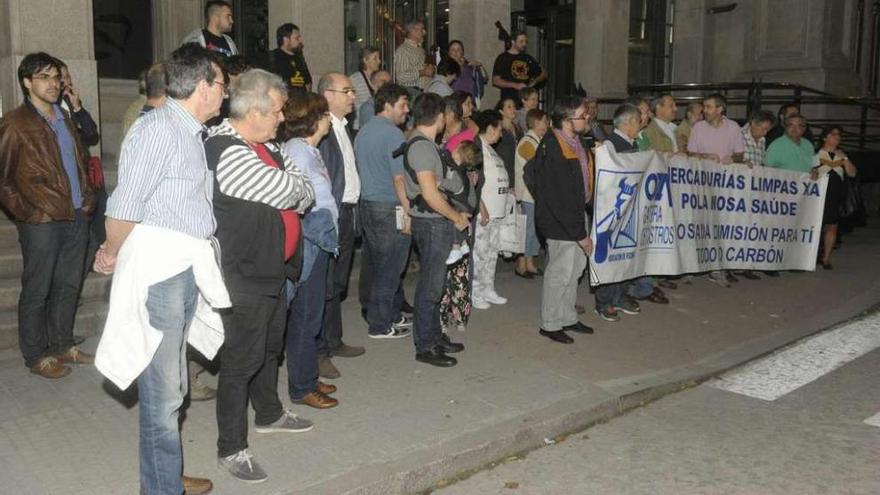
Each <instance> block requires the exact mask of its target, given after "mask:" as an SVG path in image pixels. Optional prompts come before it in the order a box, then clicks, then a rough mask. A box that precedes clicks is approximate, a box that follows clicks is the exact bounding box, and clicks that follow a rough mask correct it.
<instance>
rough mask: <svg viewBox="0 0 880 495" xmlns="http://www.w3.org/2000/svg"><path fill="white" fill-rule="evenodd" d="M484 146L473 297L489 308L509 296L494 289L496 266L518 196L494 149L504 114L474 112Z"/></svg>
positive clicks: (476, 304) (473, 299) (474, 255)
mask: <svg viewBox="0 0 880 495" xmlns="http://www.w3.org/2000/svg"><path fill="white" fill-rule="evenodd" d="M474 122H476V124H477V127H478V128H479V130H480V131H479V132H480V133H479V138H480V142H481V143H482V147H483V175H484V177H485V182H484V185H483V188H482V190H481V192H480V211H479V214H478V217H477V226H476V233H475V240H474V252H473V261H474V283H473V292H472V295H471V300H472V303H473V307H474V308H477V309H488V308H489V307H490V306H489V305H490V304H505V303H506V302H507V299H506V298H504V297H501V296H499V295H498V293H497V292H495V265H496V263H497V262H498V251H499V248H498V245H499V237H500V234H501V225H502V223H503V222H504V217H505V216H507V215H508V212H510V211H511V209H512V206H513V205H514V204H515V201H516V200H515V199H514V197H513V195H512V194H511V193H510V191H509V188H510V177H509V176H508V174H507V168H506V167H505V166H504V161H503V160H502V159H501V157H500V156H498V153H496V152H495V150H494V149H493V148H492V145H493V144H495V143H497V142H498V140H499V139H500V138H501V114H500V113H498V112H497V111H496V110H485V111H482V112H479V113H477V114H476V115H474Z"/></svg>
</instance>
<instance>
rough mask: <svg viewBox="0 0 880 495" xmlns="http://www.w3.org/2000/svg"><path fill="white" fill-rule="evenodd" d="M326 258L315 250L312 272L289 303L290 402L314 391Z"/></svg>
mask: <svg viewBox="0 0 880 495" xmlns="http://www.w3.org/2000/svg"><path fill="white" fill-rule="evenodd" d="M329 262H330V254H329V253H327V252H326V251H321V250H318V254H317V256H316V257H315V264H314V265H312V271H311V273H310V274H309V278H307V279H306V280H305V281H304V282H303V283H302V284H301V285H300V286H299V287H297V289H296V295H294V296H293V300H292V301H291V302H290V314H289V315H288V317H287V391H288V394H289V395H290V398H291V399H292V400H298V399H302V398H303V397H305V396H306V395H307V394H308V393H309V392H314V391H315V390H316V389H317V388H318V349H317V339H318V335H319V334H320V333H321V323H322V321H323V319H324V303H325V300H326V294H327V265H328V263H329Z"/></svg>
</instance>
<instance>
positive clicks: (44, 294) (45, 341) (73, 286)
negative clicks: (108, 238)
mask: <svg viewBox="0 0 880 495" xmlns="http://www.w3.org/2000/svg"><path fill="white" fill-rule="evenodd" d="M75 215H76V216H75V218H74V220H73V221H58V222H46V223H39V224H28V223H22V222H16V224H15V226H16V227H17V228H18V242H19V244H21V256H22V263H23V265H24V267H23V271H22V274H21V294H20V295H19V299H18V346H19V348H20V349H21V354H22V356H23V357H24V364H25V366H27V367H29V368H30V367H31V366H33V365H34V364H36V362H37V360H39V359H40V358H42V357H44V356H51V355H52V354H56V353H60V352H64V351H66V350H68V349H70V348H71V347H72V346H73V344H74V342H73V322H74V318H75V317H76V303H77V300H78V299H79V292H80V289H81V288H82V281H83V273H84V272H83V267H84V266H85V259H86V246H87V244H88V241H89V234H88V219H87V218H86V215H85V213H83V212H82V210H77V211H76V213H75Z"/></svg>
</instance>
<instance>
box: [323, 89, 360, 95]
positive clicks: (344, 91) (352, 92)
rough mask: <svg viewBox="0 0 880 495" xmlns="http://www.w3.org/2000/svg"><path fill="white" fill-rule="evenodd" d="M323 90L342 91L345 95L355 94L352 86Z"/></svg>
mask: <svg viewBox="0 0 880 495" xmlns="http://www.w3.org/2000/svg"><path fill="white" fill-rule="evenodd" d="M325 91H330V92H333V93H342V94H346V95H354V94H355V92H354V88H342V89H327V90H325Z"/></svg>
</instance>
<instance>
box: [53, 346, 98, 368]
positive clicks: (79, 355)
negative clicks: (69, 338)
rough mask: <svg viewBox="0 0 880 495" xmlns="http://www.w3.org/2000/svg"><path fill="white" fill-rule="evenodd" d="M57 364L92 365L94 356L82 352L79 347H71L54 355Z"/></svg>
mask: <svg viewBox="0 0 880 495" xmlns="http://www.w3.org/2000/svg"><path fill="white" fill-rule="evenodd" d="M55 358H56V359H58V362H59V363H70V364H94V362H95V355H94V354H89V353H87V352H83V351H82V350H81V349H80V348H79V347H77V346H73V347H71V348H70V349H68V350H67V352H62V353H59V354H56V355H55Z"/></svg>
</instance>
